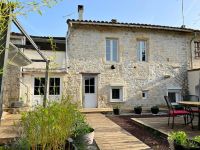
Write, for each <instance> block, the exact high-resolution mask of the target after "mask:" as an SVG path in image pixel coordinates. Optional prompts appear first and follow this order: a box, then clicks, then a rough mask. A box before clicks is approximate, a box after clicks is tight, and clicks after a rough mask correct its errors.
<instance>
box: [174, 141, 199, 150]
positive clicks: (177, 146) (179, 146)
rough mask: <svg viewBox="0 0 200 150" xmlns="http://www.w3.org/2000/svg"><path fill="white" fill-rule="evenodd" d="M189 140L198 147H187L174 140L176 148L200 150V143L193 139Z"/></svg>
mask: <svg viewBox="0 0 200 150" xmlns="http://www.w3.org/2000/svg"><path fill="white" fill-rule="evenodd" d="M188 142H190V143H192V144H195V145H196V147H185V146H183V145H179V144H177V143H176V142H174V150H200V143H198V142H195V141H193V140H188Z"/></svg>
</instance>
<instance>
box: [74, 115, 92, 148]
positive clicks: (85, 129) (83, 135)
mask: <svg viewBox="0 0 200 150" xmlns="http://www.w3.org/2000/svg"><path fill="white" fill-rule="evenodd" d="M73 138H74V139H75V143H77V142H78V143H80V140H81V141H83V142H85V143H86V144H87V145H88V144H89V145H90V144H92V143H93V140H94V129H93V128H92V127H91V126H90V125H89V124H88V123H87V122H85V121H84V120H83V119H82V120H79V121H78V122H77V123H76V125H75V126H74V132H73Z"/></svg>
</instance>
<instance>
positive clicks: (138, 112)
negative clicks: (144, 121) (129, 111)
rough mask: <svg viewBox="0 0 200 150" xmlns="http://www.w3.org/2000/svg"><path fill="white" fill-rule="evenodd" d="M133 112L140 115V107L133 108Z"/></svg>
mask: <svg viewBox="0 0 200 150" xmlns="http://www.w3.org/2000/svg"><path fill="white" fill-rule="evenodd" d="M134 112H135V113H136V114H141V113H142V106H135V107H134Z"/></svg>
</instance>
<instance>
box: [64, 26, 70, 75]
mask: <svg viewBox="0 0 200 150" xmlns="http://www.w3.org/2000/svg"><path fill="white" fill-rule="evenodd" d="M69 35H70V27H69V26H68V32H67V35H66V51H65V58H66V70H67V72H68V68H69V56H68V38H69Z"/></svg>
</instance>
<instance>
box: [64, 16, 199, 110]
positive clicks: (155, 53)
mask: <svg viewBox="0 0 200 150" xmlns="http://www.w3.org/2000/svg"><path fill="white" fill-rule="evenodd" d="M67 23H68V36H67V41H66V42H67V49H66V51H67V54H68V62H69V63H68V66H69V69H68V76H69V77H70V80H71V81H70V83H73V84H67V85H68V88H67V89H68V90H71V94H72V95H73V97H74V98H75V99H76V100H80V102H81V104H82V106H83V107H86V108H87V107H110V106H113V105H116V104H120V105H123V106H124V107H125V108H133V106H135V105H143V106H152V105H162V104H165V102H164V100H163V96H164V95H168V96H170V97H171V98H172V99H173V100H174V102H176V101H178V100H181V95H183V94H185V93H188V81H187V70H188V68H189V67H191V66H190V65H191V59H192V61H193V64H192V65H193V67H199V65H200V64H198V63H199V62H198V61H199V60H197V59H196V58H195V56H194V54H193V53H194V50H193V47H194V46H195V41H196V40H197V39H198V36H199V35H198V33H199V31H195V30H192V29H186V28H174V27H165V26H153V25H145V24H127V23H118V22H116V20H112V21H111V22H99V21H82V20H68V22H67Z"/></svg>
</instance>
